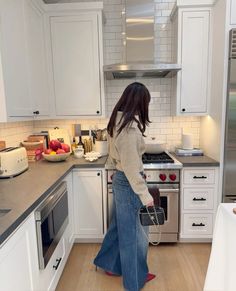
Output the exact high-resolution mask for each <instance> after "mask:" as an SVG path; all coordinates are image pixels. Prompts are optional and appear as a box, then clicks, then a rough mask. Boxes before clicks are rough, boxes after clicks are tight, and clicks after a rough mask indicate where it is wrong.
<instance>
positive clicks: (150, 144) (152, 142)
mask: <svg viewBox="0 0 236 291" xmlns="http://www.w3.org/2000/svg"><path fill="white" fill-rule="evenodd" d="M144 141H145V146H146V149H145V153H147V154H160V153H162V152H164V151H165V150H166V143H165V142H160V141H158V140H157V139H156V137H145V138H144Z"/></svg>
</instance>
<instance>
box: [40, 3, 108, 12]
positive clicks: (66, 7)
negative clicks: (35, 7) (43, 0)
mask: <svg viewBox="0 0 236 291" xmlns="http://www.w3.org/2000/svg"><path fill="white" fill-rule="evenodd" d="M44 10H45V11H46V12H67V11H68V12H70V11H76V10H79V11H102V10H103V2H80V3H79V2H77V3H60V4H44Z"/></svg>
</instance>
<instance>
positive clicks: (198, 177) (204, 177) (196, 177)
mask: <svg viewBox="0 0 236 291" xmlns="http://www.w3.org/2000/svg"><path fill="white" fill-rule="evenodd" d="M193 179H207V177H206V176H193Z"/></svg>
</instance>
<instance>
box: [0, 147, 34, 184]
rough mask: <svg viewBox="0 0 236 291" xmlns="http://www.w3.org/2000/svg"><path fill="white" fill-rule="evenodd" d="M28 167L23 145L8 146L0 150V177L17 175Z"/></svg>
mask: <svg viewBox="0 0 236 291" xmlns="http://www.w3.org/2000/svg"><path fill="white" fill-rule="evenodd" d="M28 167H29V164H28V158H27V153H26V149H25V148H24V147H8V148H5V149H3V150H0V178H10V177H14V176H17V175H19V174H21V173H23V172H24V171H26V170H27V169H28Z"/></svg>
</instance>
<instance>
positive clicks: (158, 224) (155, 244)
mask: <svg viewBox="0 0 236 291" xmlns="http://www.w3.org/2000/svg"><path fill="white" fill-rule="evenodd" d="M145 207H146V210H147V213H148V215H149V218H150V219H151V220H152V223H153V225H154V226H155V227H156V230H157V233H158V239H157V241H155V242H154V241H149V237H148V235H147V234H146V232H145V231H144V229H143V227H142V229H143V232H144V234H145V236H146V238H147V240H148V241H149V242H150V244H152V245H153V246H157V245H159V243H160V242H161V225H160V223H159V219H158V215H157V212H156V208H155V206H154V207H153V209H154V215H155V218H156V221H157V224H156V223H155V222H154V218H153V216H152V215H151V214H150V212H149V210H148V207H147V206H145ZM139 213H140V210H139Z"/></svg>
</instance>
